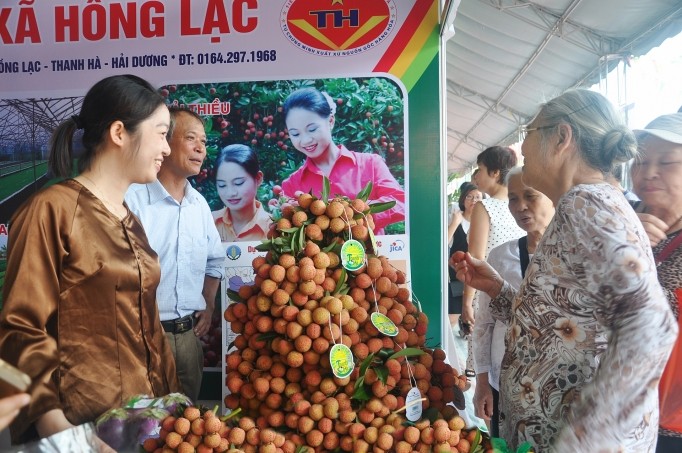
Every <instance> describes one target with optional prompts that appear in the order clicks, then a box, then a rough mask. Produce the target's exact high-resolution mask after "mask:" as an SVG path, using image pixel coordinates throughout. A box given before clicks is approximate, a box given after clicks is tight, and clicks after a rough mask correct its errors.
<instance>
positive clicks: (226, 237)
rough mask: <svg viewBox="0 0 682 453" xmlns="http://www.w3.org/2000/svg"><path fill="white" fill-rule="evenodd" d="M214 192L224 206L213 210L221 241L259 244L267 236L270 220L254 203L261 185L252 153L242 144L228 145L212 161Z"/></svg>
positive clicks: (260, 177) (261, 207) (253, 152)
mask: <svg viewBox="0 0 682 453" xmlns="http://www.w3.org/2000/svg"><path fill="white" fill-rule="evenodd" d="M215 166H216V191H217V192H218V196H219V197H220V200H221V201H222V202H223V204H225V207H224V208H223V209H220V210H218V211H213V219H214V220H215V226H216V228H217V229H218V233H220V239H221V240H222V241H223V242H234V241H260V240H262V239H265V238H266V237H267V234H268V231H269V229H270V225H271V224H272V219H271V218H270V215H269V214H268V213H267V212H266V211H265V209H263V206H262V205H261V203H260V202H259V201H258V200H256V193H257V192H258V186H260V185H261V183H262V182H263V172H262V171H260V165H259V163H258V156H257V155H256V152H255V151H254V150H253V149H252V148H250V147H248V146H246V145H239V144H235V145H228V146H226V147H225V148H223V149H222V150H221V151H220V153H219V154H218V156H217V157H216V161H215Z"/></svg>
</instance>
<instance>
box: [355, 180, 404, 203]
mask: <svg viewBox="0 0 682 453" xmlns="http://www.w3.org/2000/svg"><path fill="white" fill-rule="evenodd" d="M371 193H372V181H369V182H368V183H367V185H366V186H365V187H364V189H362V190H361V191H360V193H358V196H357V198H359V199H361V200H362V201H364V202H367V199H368V198H369V194H371ZM394 203H395V202H394Z"/></svg>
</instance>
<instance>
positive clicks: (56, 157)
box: [0, 75, 179, 443]
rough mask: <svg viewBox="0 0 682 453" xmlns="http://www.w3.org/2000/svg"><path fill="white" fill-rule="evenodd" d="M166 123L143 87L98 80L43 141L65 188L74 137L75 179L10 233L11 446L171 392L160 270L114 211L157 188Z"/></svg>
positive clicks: (125, 216)
mask: <svg viewBox="0 0 682 453" xmlns="http://www.w3.org/2000/svg"><path fill="white" fill-rule="evenodd" d="M169 121H170V115H169V113H168V109H167V108H166V106H165V104H164V100H163V98H162V97H161V96H160V95H159V94H158V93H157V92H156V91H155V90H154V88H153V87H152V86H151V85H150V84H149V83H147V82H146V81H144V80H142V79H140V78H139V77H136V76H131V75H125V76H112V77H108V78H106V79H103V80H101V81H100V82H98V83H97V84H95V85H94V86H93V87H92V88H91V89H90V91H89V92H88V93H87V95H86V96H85V98H84V99H83V104H82V107H81V111H80V114H79V115H76V116H73V117H71V118H69V119H67V120H66V121H64V122H63V123H61V124H60V125H59V126H58V127H57V129H56V130H55V132H54V135H53V139H52V147H51V150H50V161H49V167H50V170H51V171H52V172H53V173H54V174H55V175H56V176H60V177H68V176H69V175H71V162H72V159H73V157H72V141H73V135H74V132H75V131H76V130H77V129H82V130H83V138H82V142H83V148H84V151H83V154H82V156H81V158H80V159H79V169H78V170H79V172H80V174H79V176H77V177H76V178H73V179H67V180H65V181H63V182H61V183H58V184H55V185H53V186H51V187H49V188H47V189H45V190H43V191H41V192H39V193H37V194H36V195H35V196H33V197H32V198H31V199H30V200H29V201H28V202H27V203H25V204H24V205H23V206H22V207H21V208H20V209H19V210H18V211H17V212H16V213H15V215H14V217H13V218H12V220H11V222H10V229H9V242H8V248H9V255H8V259H7V273H6V276H5V285H4V288H3V300H4V304H5V305H4V307H3V309H2V312H1V313H0V356H2V358H3V359H4V360H5V361H7V362H9V363H11V364H13V365H14V366H16V367H17V368H19V369H20V370H22V371H24V372H25V373H27V374H28V375H30V376H31V378H32V379H33V386H32V388H31V389H30V394H31V402H30V403H29V405H28V406H26V407H24V408H23V409H22V411H21V413H20V414H19V416H18V417H17V418H16V419H15V421H14V422H13V424H12V425H11V432H12V440H13V442H14V443H19V442H26V441H27V440H31V439H34V438H36V437H46V436H50V435H52V434H54V433H57V432H59V431H63V430H65V429H68V428H70V427H71V426H73V425H79V424H82V423H85V422H90V421H93V420H94V419H95V418H97V416H99V415H100V414H102V413H103V412H105V411H107V410H108V409H111V408H113V407H118V406H121V405H122V403H123V402H124V401H125V400H126V399H127V398H128V397H130V396H132V395H135V394H140V393H144V394H149V395H157V396H161V395H164V394H167V393H170V392H173V391H177V390H178V389H179V384H178V381H177V378H176V376H175V363H174V362H173V356H172V354H171V352H170V348H169V346H168V344H167V343H166V340H165V338H164V334H163V329H162V328H161V323H160V321H159V315H158V310H157V307H156V296H155V295H156V286H157V284H158V282H159V276H160V269H159V264H158V259H157V256H156V253H154V251H153V250H152V248H151V247H150V246H149V244H148V243H147V237H146V235H145V232H144V230H143V228H142V226H141V224H140V223H139V221H138V220H137V218H136V217H135V216H134V215H132V214H131V213H130V212H129V210H128V208H127V206H126V205H125V204H124V202H123V196H124V194H125V192H126V190H127V189H128V186H129V185H130V184H132V183H147V182H151V181H153V180H154V179H156V174H157V172H158V171H159V168H160V166H161V163H162V162H163V158H164V156H167V155H168V154H169V152H170V149H169V147H168V143H167V142H166V132H167V131H168V128H169Z"/></svg>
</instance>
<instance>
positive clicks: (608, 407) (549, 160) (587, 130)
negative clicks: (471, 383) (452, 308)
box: [450, 90, 682, 452]
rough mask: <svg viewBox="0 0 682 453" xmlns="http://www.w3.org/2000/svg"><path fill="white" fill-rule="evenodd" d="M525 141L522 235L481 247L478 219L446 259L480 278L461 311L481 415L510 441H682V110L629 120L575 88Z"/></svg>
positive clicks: (516, 207) (601, 444) (515, 178)
mask: <svg viewBox="0 0 682 453" xmlns="http://www.w3.org/2000/svg"><path fill="white" fill-rule="evenodd" d="M521 150H522V154H523V157H524V162H523V167H522V168H520V169H514V170H512V171H511V172H510V174H509V176H508V178H507V187H508V189H507V193H506V197H507V198H508V199H509V203H508V205H509V207H508V209H509V211H510V212H511V214H512V215H513V218H514V219H515V220H516V222H517V223H518V225H519V226H520V227H521V228H523V230H525V231H526V232H527V234H526V235H525V236H523V237H521V238H520V239H518V240H517V239H514V240H511V241H509V242H506V243H505V244H502V245H500V246H498V247H496V248H493V249H491V250H487V253H486V254H485V256H481V254H480V253H479V254H478V255H476V254H475V253H471V241H472V238H471V236H472V234H474V235H475V234H476V233H474V231H475V230H474V225H473V223H472V225H471V230H470V232H469V253H465V252H464V251H457V252H455V253H454V254H451V255H450V266H451V269H452V271H453V272H454V273H455V275H456V277H457V278H458V279H459V280H461V281H462V282H463V283H464V284H466V285H467V288H475V289H476V290H478V295H477V300H478V308H477V309H476V310H475V312H474V315H473V316H474V320H473V322H472V321H471V320H469V319H468V317H469V316H470V315H467V313H466V307H465V309H464V311H463V312H462V316H467V321H469V322H470V323H472V324H473V333H472V335H471V341H472V343H473V354H472V355H473V358H474V368H475V375H476V382H475V383H476V385H475V394H474V405H475V411H476V415H477V416H478V417H480V418H482V419H483V420H485V421H486V423H487V424H488V425H489V427H490V429H491V431H492V433H493V435H497V434H498V432H499V435H500V436H501V437H503V438H505V439H507V440H508V441H509V442H510V444H511V446H512V448H516V447H518V446H519V445H521V444H522V443H524V442H529V443H530V444H531V445H532V446H533V447H534V448H535V450H536V451H553V452H564V451H565V452H569V451H638V452H639V451H641V452H653V451H658V452H672V451H682V398H681V397H680V396H679V394H680V392H679V391H680V390H682V360H679V358H678V355H682V352H680V351H679V346H680V345H679V344H678V343H677V342H676V338H677V333H678V330H679V321H678V319H679V302H680V300H681V299H682V280H681V278H682V267H681V264H682V248H681V247H680V242H682V235H681V234H680V231H682V182H681V181H682V114H681V113H675V114H671V115H664V116H661V117H659V118H656V119H655V120H654V121H652V122H651V123H650V124H649V125H647V126H646V127H645V128H644V129H642V130H635V131H631V130H629V129H628V128H627V127H626V125H625V124H624V122H623V120H622V118H621V117H620V115H619V113H618V112H617V111H616V110H615V108H614V107H613V106H612V105H611V103H610V102H609V101H608V100H607V99H606V98H604V97H603V96H601V95H600V94H598V93H595V92H592V91H589V90H570V91H568V92H566V93H564V94H563V95H561V96H558V97H557V98H555V99H552V100H551V101H549V102H547V103H546V104H544V105H542V106H541V108H540V110H539V112H538V113H537V115H536V116H535V117H534V119H533V120H532V121H531V122H530V124H528V125H527V126H525V127H524V128H523V143H522V146H521ZM486 151H487V150H486ZM484 153H485V151H484ZM625 163H629V167H630V168H631V173H630V176H631V180H632V191H631V192H630V191H627V190H625V189H623V187H622V186H621V181H622V169H623V167H624V164H625ZM480 167H481V165H480V163H479V170H480ZM486 173H487V168H485V167H484V168H483V170H480V171H479V172H478V175H477V176H476V178H475V179H474V181H476V182H479V181H480V179H481V174H484V175H485V174H486ZM479 187H481V186H480V183H479ZM483 191H484V192H485V188H483ZM639 200H641V201H639ZM486 231H487V228H484V233H485V232H486ZM652 247H653V251H652ZM497 391H499V394H498V393H497ZM659 424H660V430H659Z"/></svg>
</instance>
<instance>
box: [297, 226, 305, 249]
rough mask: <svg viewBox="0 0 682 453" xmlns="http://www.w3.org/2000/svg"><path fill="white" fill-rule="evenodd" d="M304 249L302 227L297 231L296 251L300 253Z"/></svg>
mask: <svg viewBox="0 0 682 453" xmlns="http://www.w3.org/2000/svg"><path fill="white" fill-rule="evenodd" d="M304 248H305V234H303V227H301V229H300V230H298V250H299V251H301V250H303V249H304Z"/></svg>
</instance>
